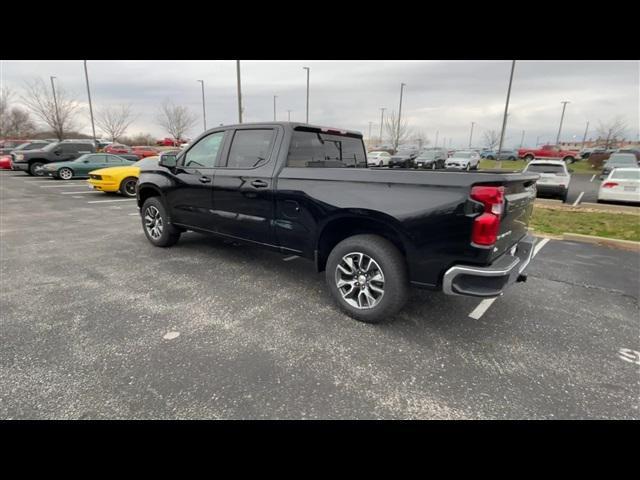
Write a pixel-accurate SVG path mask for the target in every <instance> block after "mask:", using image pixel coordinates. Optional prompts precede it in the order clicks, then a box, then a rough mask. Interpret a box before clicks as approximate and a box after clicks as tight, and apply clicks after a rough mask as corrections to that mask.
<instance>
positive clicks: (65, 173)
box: [58, 167, 73, 180]
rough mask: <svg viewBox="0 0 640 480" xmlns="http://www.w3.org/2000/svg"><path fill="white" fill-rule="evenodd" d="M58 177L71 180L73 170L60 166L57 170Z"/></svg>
mask: <svg viewBox="0 0 640 480" xmlns="http://www.w3.org/2000/svg"><path fill="white" fill-rule="evenodd" d="M58 177H60V178H61V179H62V180H71V179H72V178H73V171H72V170H71V169H70V168H67V167H64V168H61V169H60V170H58Z"/></svg>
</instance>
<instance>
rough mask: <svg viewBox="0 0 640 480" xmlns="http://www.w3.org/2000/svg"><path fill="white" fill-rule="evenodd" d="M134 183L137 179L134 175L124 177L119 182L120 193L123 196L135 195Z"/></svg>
mask: <svg viewBox="0 0 640 480" xmlns="http://www.w3.org/2000/svg"><path fill="white" fill-rule="evenodd" d="M136 183H138V179H137V178H136V177H127V178H125V179H124V180H122V182H120V193H121V194H122V195H124V196H125V197H130V198H131V197H135V196H136Z"/></svg>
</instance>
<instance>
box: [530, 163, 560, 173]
mask: <svg viewBox="0 0 640 480" xmlns="http://www.w3.org/2000/svg"><path fill="white" fill-rule="evenodd" d="M525 172H536V173H554V174H556V175H565V174H566V173H565V170H564V166H563V165H556V164H554V163H536V164H534V165H531V164H529V166H527V168H526V169H525Z"/></svg>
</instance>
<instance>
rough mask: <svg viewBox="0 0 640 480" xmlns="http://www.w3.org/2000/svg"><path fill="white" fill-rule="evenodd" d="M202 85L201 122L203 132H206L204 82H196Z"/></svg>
mask: <svg viewBox="0 0 640 480" xmlns="http://www.w3.org/2000/svg"><path fill="white" fill-rule="evenodd" d="M196 81H197V82H200V84H201V85H202V121H203V123H204V131H205V132H206V131H207V112H206V110H205V108H204V80H196Z"/></svg>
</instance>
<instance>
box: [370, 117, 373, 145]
mask: <svg viewBox="0 0 640 480" xmlns="http://www.w3.org/2000/svg"><path fill="white" fill-rule="evenodd" d="M372 124H373V122H369V142H371V125H372Z"/></svg>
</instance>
